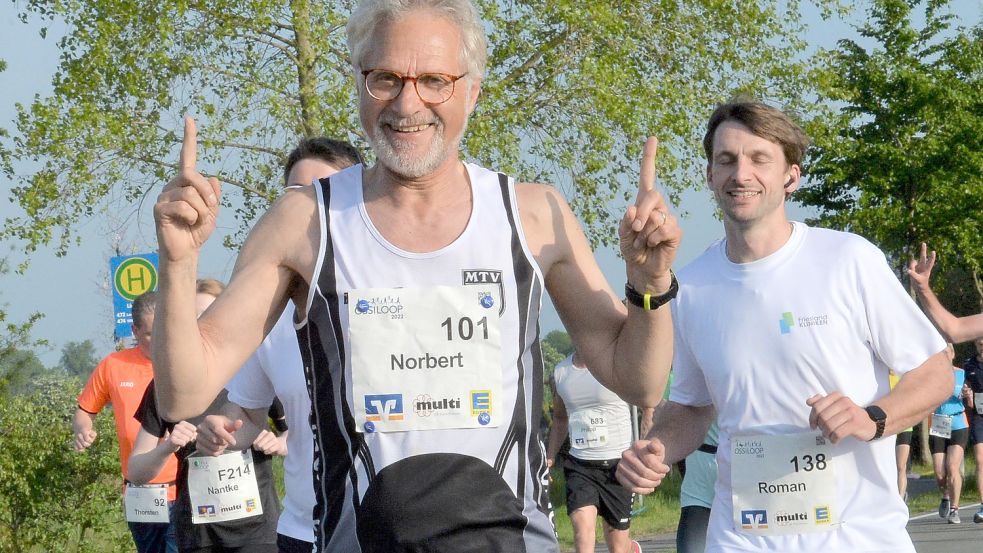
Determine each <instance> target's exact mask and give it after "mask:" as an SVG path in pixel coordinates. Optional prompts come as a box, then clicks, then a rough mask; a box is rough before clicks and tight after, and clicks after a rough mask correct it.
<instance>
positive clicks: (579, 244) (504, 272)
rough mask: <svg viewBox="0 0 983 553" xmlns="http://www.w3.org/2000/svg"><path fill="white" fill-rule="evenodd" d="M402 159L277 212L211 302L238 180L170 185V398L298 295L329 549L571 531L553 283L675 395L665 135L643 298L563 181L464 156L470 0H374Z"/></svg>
mask: <svg viewBox="0 0 983 553" xmlns="http://www.w3.org/2000/svg"><path fill="white" fill-rule="evenodd" d="M347 30H348V42H349V49H350V52H351V56H352V65H353V69H354V72H355V76H356V81H357V85H358V96H359V115H360V119H361V123H362V127H363V129H364V131H365V135H366V136H367V138H368V139H369V141H370V143H371V144H372V147H373V150H374V151H375V153H376V156H377V159H378V163H377V164H376V165H374V166H372V167H363V166H362V165H357V166H355V167H353V168H350V169H347V170H345V171H342V172H340V173H338V174H336V175H334V176H332V177H331V178H330V180H329V181H328V182H327V183H326V184H322V183H315V184H314V186H312V187H308V188H305V189H300V190H292V191H290V192H288V193H286V194H284V196H283V197H282V198H281V199H280V200H279V201H278V202H277V203H276V204H275V205H274V206H273V207H272V208H271V209H270V211H269V212H268V213H267V214H266V215H265V216H264V217H263V218H262V219H261V220H260V221H259V222H258V223H257V225H256V227H255V228H254V229H253V232H252V233H251V235H250V237H249V239H248V240H247V242H246V244H245V245H244V247H243V249H242V252H241V253H240V256H239V259H238V261H237V263H236V268H235V271H234V274H233V275H232V278H231V281H230V283H229V286H228V288H227V289H226V291H225V293H224V294H223V295H222V296H221V297H220V298H219V299H218V300H217V301H216V302H215V304H213V306H212V307H211V308H210V309H209V310H208V311H207V312H206V313H205V314H204V315H203V316H202V318H201V319H200V320H198V321H197V324H196V321H195V319H194V312H193V305H192V302H191V299H192V298H193V295H194V294H193V289H192V286H193V275H194V274H195V270H196V267H197V259H198V255H199V251H200V248H201V246H202V244H203V243H204V242H205V240H207V238H208V236H209V235H210V234H211V232H212V230H213V229H214V226H215V220H216V218H217V216H218V209H217V206H218V198H219V193H220V190H219V186H218V182H217V181H216V180H215V179H206V178H205V177H203V176H202V175H201V174H199V173H198V172H197V171H196V169H195V161H196V138H195V136H196V131H195V126H194V122H193V121H192V120H190V119H189V120H187V121H186V126H185V137H184V145H183V147H182V153H181V167H182V170H181V172H180V174H179V175H177V176H176V177H174V178H173V179H172V180H171V182H170V183H169V184H168V185H167V187H166V188H165V191H164V192H163V193H162V194H161V196H160V198H159V200H158V202H157V206H156V208H155V217H156V220H157V234H158V239H159V243H160V256H161V257H160V259H161V270H160V272H161V281H160V282H161V284H160V293H161V297H162V301H161V303H162V306H161V307H159V308H158V315H157V316H158V321H159V322H158V326H157V332H158V334H157V336H155V338H154V343H155V344H156V345H155V350H154V351H155V362H156V367H157V371H158V372H157V381H158V385H159V388H158V391H159V394H160V397H159V399H160V403H161V407H162V413H163V415H164V416H165V417H166V418H169V419H174V420H178V419H181V418H185V417H187V416H191V415H193V414H197V413H198V412H199V411H201V410H202V409H203V408H204V407H205V406H207V405H208V403H209V401H210V400H211V398H212V397H213V396H214V395H215V393H217V392H218V390H219V389H220V388H221V386H222V385H223V384H224V383H225V382H226V381H228V380H229V378H231V376H232V375H233V373H234V372H235V370H236V368H237V367H238V366H240V365H241V364H242V362H243V361H244V360H245V359H246V357H247V356H248V355H249V354H250V353H251V352H252V351H253V350H254V349H255V348H256V346H257V345H258V344H259V343H260V342H261V341H262V339H263V336H264V335H265V334H266V333H267V332H268V331H269V329H270V328H271V327H272V325H273V324H274V322H275V321H276V320H277V317H278V316H279V314H280V312H281V311H282V310H283V307H284V305H285V303H286V302H287V301H288V299H290V300H292V301H293V302H294V304H295V306H296V309H297V317H298V320H299V322H297V323H296V325H295V326H296V328H297V333H298V339H299V342H300V346H301V352H302V356H303V358H304V366H305V373H306V378H307V382H308V388H309V391H310V395H311V397H312V400H313V401H312V413H311V420H312V427H313V430H314V442H315V448H314V463H313V472H314V475H313V476H314V482H315V495H316V500H317V504H316V506H315V509H314V518H315V521H314V522H315V548H316V550H318V551H340V552H345V553H348V552H353V551H366V552H374V551H379V552H382V551H385V552H392V551H510V552H521V551H530V552H536V553H539V552H555V551H558V546H557V543H556V538H555V535H554V532H553V527H552V524H551V521H550V517H551V515H550V513H549V504H548V495H547V490H546V486H545V477H546V463H545V459H544V451H543V446H542V443H541V439H540V435H539V426H540V425H539V422H540V421H539V418H540V413H541V405H542V385H543V377H542V356H541V353H540V346H539V325H538V316H539V310H540V302H541V295H542V292H543V289H544V288H545V289H546V290H547V291H549V293H550V295H551V297H552V300H553V303H554V305H555V306H556V308H557V311H558V312H559V314H560V316H561V318H562V319H563V321H564V324H565V325H566V328H567V330H568V331H569V332H570V334H571V337H572V338H573V341H574V343H575V345H576V347H577V349H578V351H580V352H581V353H582V355H583V357H584V360H585V362H586V363H587V365H588V366H590V367H591V369H592V372H593V373H594V375H595V377H596V378H597V379H598V381H600V382H601V383H602V384H604V385H605V386H606V387H608V388H609V389H612V390H614V391H616V392H617V393H619V394H620V395H621V396H622V397H624V398H625V399H626V400H627V401H629V402H631V403H633V404H637V405H642V406H652V405H655V404H656V403H657V402H658V400H659V398H660V397H661V394H662V390H663V388H664V385H665V381H666V378H667V373H668V369H669V363H670V359H671V357H672V322H671V318H670V314H669V310H668V308H667V307H665V303H667V302H668V301H669V300H670V299H671V298H672V297H673V296H674V294H675V289H676V286H675V278H674V277H673V276H672V274H671V272H670V270H669V269H670V266H671V264H672V261H673V259H674V258H675V254H676V249H677V247H678V245H679V241H680V237H681V232H680V230H679V227H678V225H677V224H676V220H675V218H674V217H672V215H671V214H670V213H669V211H668V207H667V206H666V204H665V201H664V200H663V198H662V196H661V194H659V193H658V192H657V191H656V190H655V189H654V182H655V154H656V141H655V139H650V140H649V142H648V143H647V144H646V148H645V155H644V157H643V160H642V168H641V174H640V179H639V190H638V195H637V197H636V200H635V203H634V205H632V206H630V207H629V208H628V209H627V212H626V214H625V217H624V219H623V220H622V222H621V224H620V228H619V234H620V239H621V251H622V254H623V255H624V258H625V260H626V270H627V277H628V278H627V280H628V282H627V284H626V293H627V294H628V296H629V301H630V305H629V306H628V307H627V308H626V307H625V306H624V305H622V303H621V302H620V300H619V296H618V295H616V294H615V293H614V292H613V291H612V290H611V288H610V287H609V286H608V284H607V282H606V281H605V279H604V277H603V275H602V274H601V271H600V269H599V268H598V266H597V263H596V261H595V260H594V257H593V255H592V252H591V249H590V246H589V244H588V242H587V239H586V237H585V236H584V234H583V231H582V230H581V228H580V225H579V223H578V222H577V220H576V217H575V216H574V214H573V213H572V211H571V210H570V208H569V207H568V206H567V204H566V202H565V201H564V200H563V198H562V197H561V196H560V194H559V193H558V192H557V191H556V190H555V189H553V188H552V187H549V186H545V185H540V184H528V183H515V182H514V181H513V180H512V179H510V178H509V177H507V176H505V175H503V174H499V173H495V172H492V171H489V170H487V169H484V168H481V167H478V166H476V165H473V164H470V163H464V162H462V161H461V160H460V159H459V156H460V152H459V144H460V140H461V137H462V136H463V133H464V130H465V128H466V126H467V120H468V117H469V116H470V114H471V112H472V111H473V109H474V107H475V103H476V102H477V100H478V97H479V94H480V91H481V79H482V76H483V74H484V66H485V60H486V46H485V39H484V31H483V28H482V24H481V22H480V20H479V19H478V17H477V12H476V10H475V8H474V6H473V5H471V3H470V2H468V1H467V0H416V1H407V0H403V1H397V0H366V1H364V2H362V3H360V4H359V6H358V7H357V9H356V10H355V12H354V13H353V14H352V17H351V19H350V21H349V23H348V29H347Z"/></svg>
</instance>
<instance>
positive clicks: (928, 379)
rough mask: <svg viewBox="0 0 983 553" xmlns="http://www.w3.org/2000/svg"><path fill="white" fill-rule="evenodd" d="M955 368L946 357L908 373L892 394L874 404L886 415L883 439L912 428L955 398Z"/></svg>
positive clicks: (930, 361) (937, 357)
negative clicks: (953, 373) (952, 396)
mask: <svg viewBox="0 0 983 553" xmlns="http://www.w3.org/2000/svg"><path fill="white" fill-rule="evenodd" d="M953 386H954V380H953V376H952V367H951V365H950V364H949V360H948V359H947V358H946V357H945V354H944V353H937V354H935V355H933V356H932V357H929V358H928V359H927V360H926V361H925V362H924V363H922V364H921V365H920V366H918V367H916V368H914V369H912V370H910V371H908V372H907V373H905V374H904V375H903V376H902V377H901V380H899V381H898V384H897V386H895V387H894V389H893V390H891V392H890V393H889V394H888V395H886V396H884V397H882V398H880V399H878V400H877V401H875V402H874V404H875V405H877V406H879V407H880V408H881V409H883V410H884V412H885V413H887V420H886V421H885V423H884V435H885V436H890V435H893V434H897V433H898V432H900V431H902V430H904V429H906V428H908V427H910V426H913V425H915V424H917V423H919V422H921V421H922V420H924V419H925V417H926V416H927V415H928V414H929V413H930V412H932V410H934V409H935V408H936V407H937V406H938V405H939V404H941V403H942V402H943V401H945V399H946V398H947V397H949V396H950V395H951V394H952V389H953Z"/></svg>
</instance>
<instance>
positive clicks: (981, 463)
mask: <svg viewBox="0 0 983 553" xmlns="http://www.w3.org/2000/svg"><path fill="white" fill-rule="evenodd" d="M973 344H974V345H975V346H976V355H974V356H973V357H970V358H969V359H967V360H966V362H965V363H963V371H964V372H965V373H966V386H967V387H968V391H967V393H966V396H967V400H966V405H967V409H966V414H967V415H969V443H970V445H972V446H973V455H974V456H975V457H976V486H977V488H978V489H977V491H978V492H979V493H980V500H981V501H983V415H981V414H980V410H981V409H983V338H979V339H977V340H976V341H975V342H973ZM973 522H976V523H981V522H983V506H980V510H979V511H977V512H976V514H975V515H973Z"/></svg>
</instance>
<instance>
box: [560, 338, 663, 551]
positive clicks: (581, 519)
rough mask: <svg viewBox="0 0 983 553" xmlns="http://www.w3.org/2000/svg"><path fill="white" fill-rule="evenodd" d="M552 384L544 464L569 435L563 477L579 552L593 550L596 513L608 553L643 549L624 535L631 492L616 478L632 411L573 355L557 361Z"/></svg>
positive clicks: (629, 519) (628, 437)
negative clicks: (551, 418)
mask: <svg viewBox="0 0 983 553" xmlns="http://www.w3.org/2000/svg"><path fill="white" fill-rule="evenodd" d="M553 387H554V391H555V393H554V394H553V425H552V427H551V428H550V437H549V444H548V447H547V448H546V459H547V460H546V463H547V466H550V467H552V466H553V460H554V459H555V458H556V456H557V455H558V454H559V452H560V449H562V446H563V444H564V441H565V440H566V439H567V438H569V440H570V449H569V451H568V452H567V453H566V455H565V456H564V461H563V475H564V476H565V477H566V492H567V514H568V515H569V516H570V523H571V525H572V526H573V539H574V547H575V548H576V551H577V553H594V544H595V542H596V541H597V539H596V530H595V528H596V527H597V516H598V515H600V516H601V519H602V520H603V521H604V524H603V527H604V541H605V543H607V546H608V551H628V552H630V553H641V546H640V545H638V542H636V541H633V540H631V539H630V538H629V536H628V526H629V524H630V521H631V503H632V493H631V491H629V490H628V489H626V488H624V487H622V486H621V484H620V483H619V482H618V481H617V480H616V479H615V476H614V471H615V469H616V468H617V467H618V462H619V461H620V460H621V452H622V451H624V450H625V449H628V447H630V446H631V438H632V436H631V432H632V431H631V409H630V408H629V406H628V404H627V403H625V402H624V400H623V399H621V398H620V397H618V395H617V394H615V393H614V392H612V391H610V390H608V389H607V388H605V387H604V386H602V385H601V383H600V382H598V381H597V379H596V378H594V376H593V375H591V373H590V372H589V371H588V370H587V367H586V366H584V365H583V364H582V362H581V361H580V359H579V358H578V357H577V354H576V353H574V354H573V355H571V356H570V357H567V358H566V359H564V360H563V361H560V362H559V363H557V365H556V368H555V369H554V371H553ZM647 420H651V417H650V416H649V418H648V419H647Z"/></svg>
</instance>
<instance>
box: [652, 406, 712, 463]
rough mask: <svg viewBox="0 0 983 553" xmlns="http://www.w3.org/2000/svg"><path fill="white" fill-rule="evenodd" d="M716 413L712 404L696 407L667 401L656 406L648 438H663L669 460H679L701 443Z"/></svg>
mask: <svg viewBox="0 0 983 553" xmlns="http://www.w3.org/2000/svg"><path fill="white" fill-rule="evenodd" d="M714 416H715V413H714V409H713V406H712V405H707V406H702V407H694V406H691V405H683V404H681V403H676V402H674V401H669V400H666V401H663V402H662V403H660V404H659V405H658V406H657V407H656V408H655V414H654V415H653V416H652V430H651V431H649V433H648V436H647V439H650V440H651V439H658V440H659V441H660V442H662V444H663V445H664V446H665V448H666V457H665V462H666V463H667V464H673V463H676V462H678V461H681V460H683V459H685V458H686V456H687V455H689V454H690V453H692V452H693V451H695V450H696V449H697V448H698V447H700V444H702V443H703V437H704V436H705V435H706V433H707V430H709V429H710V425H711V424H712V423H713V418H714Z"/></svg>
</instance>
